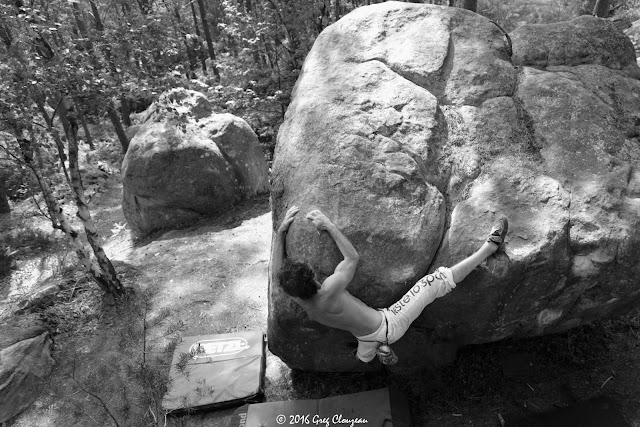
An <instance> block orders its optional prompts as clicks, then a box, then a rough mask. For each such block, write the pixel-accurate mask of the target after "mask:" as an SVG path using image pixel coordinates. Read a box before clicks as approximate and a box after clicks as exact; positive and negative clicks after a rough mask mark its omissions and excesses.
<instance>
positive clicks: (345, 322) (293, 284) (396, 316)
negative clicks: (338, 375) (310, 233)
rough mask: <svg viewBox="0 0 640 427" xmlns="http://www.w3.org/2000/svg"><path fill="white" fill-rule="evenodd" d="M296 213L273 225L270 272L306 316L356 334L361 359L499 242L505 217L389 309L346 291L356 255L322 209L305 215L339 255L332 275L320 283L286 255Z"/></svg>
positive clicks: (370, 356)
mask: <svg viewBox="0 0 640 427" xmlns="http://www.w3.org/2000/svg"><path fill="white" fill-rule="evenodd" d="M297 213H298V208H297V207H295V206H294V207H292V208H291V209H289V210H288V211H287V213H286V215H285V218H284V220H283V221H282V224H281V225H280V227H279V228H278V231H277V234H276V239H275V244H274V248H273V256H272V268H273V271H276V272H278V278H279V282H280V286H282V288H283V289H284V291H285V292H286V293H287V294H289V295H290V296H292V297H293V299H294V300H295V301H296V302H297V303H298V304H299V305H300V306H301V307H302V308H303V309H304V310H305V311H306V312H307V314H308V315H309V317H310V318H311V319H313V320H315V321H317V322H319V323H322V324H323V325H326V326H330V327H333V328H339V329H344V330H346V331H349V332H351V333H352V334H353V335H354V336H355V337H356V339H357V340H358V351H357V353H356V355H357V357H358V359H360V360H361V361H363V362H370V361H371V360H373V358H374V357H375V356H376V352H377V351H378V347H380V346H381V345H382V344H393V343H394V342H396V341H398V340H399V339H400V338H401V337H402V336H403V335H404V333H405V332H406V331H407V329H409V325H411V323H412V322H413V321H414V320H416V318H417V317H418V316H419V315H420V313H421V312H422V310H424V308H425V307H426V306H427V305H428V304H430V303H431V302H433V301H434V300H435V299H436V298H439V297H442V296H444V295H446V294H447V293H449V292H450V291H451V290H452V289H453V288H455V287H456V283H460V281H461V280H462V279H464V278H465V277H467V275H468V274H469V273H470V272H471V271H472V270H473V269H474V268H476V267H477V266H478V265H480V263H482V262H483V261H484V260H485V259H487V258H488V257H489V256H491V255H492V254H494V253H495V252H496V251H497V250H498V249H499V248H500V247H502V245H503V243H504V238H505V236H506V234H507V229H508V221H507V218H506V217H504V216H503V217H501V218H500V219H499V220H498V221H497V222H496V223H495V224H494V226H493V228H492V229H491V233H490V234H489V238H488V239H487V241H486V242H485V243H484V244H483V245H482V247H481V248H480V249H479V250H478V251H477V252H475V253H474V254H473V255H471V256H470V257H468V258H466V259H465V260H463V261H462V262H460V263H458V264H456V265H454V266H453V267H451V268H447V267H440V268H438V270H437V271H436V272H435V273H433V274H429V275H427V276H425V277H423V278H422V279H420V280H419V281H418V282H417V283H416V284H415V285H414V286H413V287H412V288H411V289H410V290H409V291H408V292H407V293H406V294H405V295H404V297H402V298H401V299H400V300H399V301H398V302H396V303H395V304H393V305H391V306H390V307H389V308H384V309H378V310H376V309H373V308H371V307H369V306H367V305H366V304H365V303H363V302H362V301H360V300H359V299H358V298H356V297H354V296H353V295H351V294H350V293H349V292H348V291H347V290H346V288H347V285H348V284H349V282H351V279H352V278H353V275H354V273H355V271H356V265H357V264H358V259H359V256H358V253H357V252H356V250H355V248H354V247H353V245H352V244H351V242H349V240H348V239H347V238H346V237H345V236H344V235H343V234H342V233H341V232H340V230H338V228H337V227H336V226H335V225H334V224H333V223H332V222H331V221H330V220H329V218H327V217H326V216H325V215H324V214H323V213H322V212H320V211H318V210H314V211H311V212H309V213H308V214H307V220H309V221H310V222H311V223H312V224H313V225H314V226H315V227H316V228H317V229H318V230H325V231H327V232H328V233H329V234H330V235H331V237H332V238H333V240H335V242H336V244H337V245H338V249H340V252H341V253H342V255H343V256H344V259H343V260H342V261H341V262H340V263H339V264H338V266H337V267H336V269H335V271H334V272H333V274H332V275H331V276H329V277H327V278H326V280H325V281H324V282H323V283H322V284H321V283H319V282H318V281H317V280H316V279H315V275H314V273H313V270H311V268H310V267H309V266H308V265H307V264H305V263H299V262H293V261H290V260H289V259H287V258H286V255H285V239H286V233H287V230H288V229H289V226H290V225H291V223H292V222H293V220H294V217H295V215H296V214H297ZM381 360H382V359H381Z"/></svg>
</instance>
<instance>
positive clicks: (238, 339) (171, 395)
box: [162, 331, 265, 412]
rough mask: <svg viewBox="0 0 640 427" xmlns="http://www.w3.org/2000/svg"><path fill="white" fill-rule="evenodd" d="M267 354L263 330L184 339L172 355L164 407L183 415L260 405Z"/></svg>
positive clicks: (163, 402)
mask: <svg viewBox="0 0 640 427" xmlns="http://www.w3.org/2000/svg"><path fill="white" fill-rule="evenodd" d="M264 353H265V351H264V335H263V334H262V332H260V331H245V332H235V333H230V334H217V335H199V336H193V337H185V338H183V340H182V342H181V343H180V344H178V346H177V347H176V349H175V350H174V352H173V360H172V362H171V368H170V370H169V378H170V382H169V389H168V390H167V393H166V394H165V395H164V398H163V400H162V407H163V408H164V409H165V410H167V411H170V412H180V411H184V410H186V409H189V410H206V409H213V408H220V407H225V406H232V405H239V404H242V403H245V402H258V401H259V400H260V396H261V395H262V391H263V377H264V369H265V354H264Z"/></svg>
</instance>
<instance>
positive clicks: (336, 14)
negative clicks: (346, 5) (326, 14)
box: [333, 0, 340, 21]
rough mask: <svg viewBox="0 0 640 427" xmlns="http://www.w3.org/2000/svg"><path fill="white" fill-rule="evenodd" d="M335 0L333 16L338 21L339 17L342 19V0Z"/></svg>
mask: <svg viewBox="0 0 640 427" xmlns="http://www.w3.org/2000/svg"><path fill="white" fill-rule="evenodd" d="M333 1H335V2H336V3H335V9H334V10H333V17H334V19H335V20H336V21H337V20H338V19H340V0H333Z"/></svg>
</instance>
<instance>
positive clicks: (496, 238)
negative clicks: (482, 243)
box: [487, 215, 509, 252]
mask: <svg viewBox="0 0 640 427" xmlns="http://www.w3.org/2000/svg"><path fill="white" fill-rule="evenodd" d="M508 230H509V220H507V217H506V216H504V215H501V216H500V218H498V220H497V221H496V222H495V223H494V224H493V227H491V233H490V234H489V238H488V239H487V242H489V243H493V244H494V245H496V246H495V248H496V252H497V251H499V250H500V249H502V248H504V238H505V237H506V235H507V231H508Z"/></svg>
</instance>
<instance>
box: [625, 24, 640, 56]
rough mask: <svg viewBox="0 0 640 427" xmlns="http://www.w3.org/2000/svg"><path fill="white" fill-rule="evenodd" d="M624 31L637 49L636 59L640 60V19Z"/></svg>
mask: <svg viewBox="0 0 640 427" xmlns="http://www.w3.org/2000/svg"><path fill="white" fill-rule="evenodd" d="M624 33H625V34H626V35H627V37H629V40H631V43H633V47H634V48H635V50H636V60H640V19H638V20H637V21H635V22H634V23H632V24H631V26H630V27H629V28H627V29H625V30H624Z"/></svg>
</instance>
